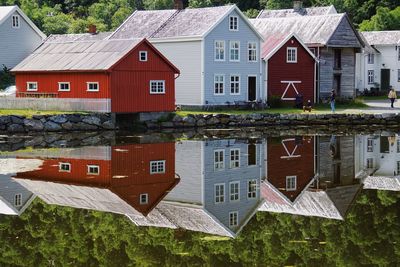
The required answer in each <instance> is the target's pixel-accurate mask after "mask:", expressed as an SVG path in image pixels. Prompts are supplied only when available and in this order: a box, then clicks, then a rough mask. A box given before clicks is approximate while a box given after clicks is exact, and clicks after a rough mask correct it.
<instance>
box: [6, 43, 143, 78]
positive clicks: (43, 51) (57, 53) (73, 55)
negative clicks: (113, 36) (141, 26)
mask: <svg viewBox="0 0 400 267" xmlns="http://www.w3.org/2000/svg"><path fill="white" fill-rule="evenodd" d="M140 41H141V40H140V39H134V40H99V41H83V42H80V41H78V42H65V43H58V42H54V43H53V42H46V43H44V44H42V45H41V46H40V47H39V48H38V49H37V50H35V51H34V52H33V53H32V54H31V55H29V56H28V57H27V58H25V59H24V60H23V61H22V62H21V63H19V64H18V65H17V66H16V67H15V68H13V69H12V71H15V72H18V71H84V70H89V71H93V70H97V71H100V70H108V69H109V68H111V67H112V66H113V65H114V64H115V63H117V62H118V61H119V60H120V59H121V58H122V57H123V56H124V55H126V53H128V52H129V51H130V50H132V49H133V48H134V47H135V46H136V45H137V44H138V43H139V42H140Z"/></svg>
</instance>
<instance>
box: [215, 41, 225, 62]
mask: <svg viewBox="0 0 400 267" xmlns="http://www.w3.org/2000/svg"><path fill="white" fill-rule="evenodd" d="M219 44H221V45H222V46H219ZM221 55H222V58H219V56H221ZM214 61H225V41H224V40H216V41H215V42H214Z"/></svg>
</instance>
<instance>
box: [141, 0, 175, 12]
mask: <svg viewBox="0 0 400 267" xmlns="http://www.w3.org/2000/svg"><path fill="white" fill-rule="evenodd" d="M143 6H144V8H145V9H149V10H155V9H171V8H173V7H174V1H173V0H143Z"/></svg>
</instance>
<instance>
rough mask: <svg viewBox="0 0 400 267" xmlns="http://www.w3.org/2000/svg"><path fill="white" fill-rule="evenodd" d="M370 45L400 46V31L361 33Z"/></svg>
mask: <svg viewBox="0 0 400 267" xmlns="http://www.w3.org/2000/svg"><path fill="white" fill-rule="evenodd" d="M361 35H362V36H363V37H364V38H365V39H366V40H367V42H368V44H369V45H399V44H400V31H372V32H361Z"/></svg>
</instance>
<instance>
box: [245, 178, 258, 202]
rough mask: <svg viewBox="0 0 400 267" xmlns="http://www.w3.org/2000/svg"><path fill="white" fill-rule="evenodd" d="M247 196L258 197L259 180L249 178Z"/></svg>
mask: <svg viewBox="0 0 400 267" xmlns="http://www.w3.org/2000/svg"><path fill="white" fill-rule="evenodd" d="M247 197H248V198H255V197H257V180H249V181H248V183H247Z"/></svg>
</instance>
